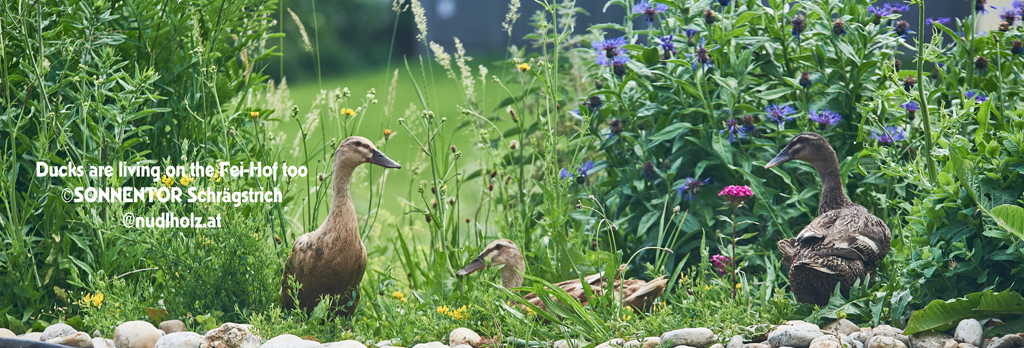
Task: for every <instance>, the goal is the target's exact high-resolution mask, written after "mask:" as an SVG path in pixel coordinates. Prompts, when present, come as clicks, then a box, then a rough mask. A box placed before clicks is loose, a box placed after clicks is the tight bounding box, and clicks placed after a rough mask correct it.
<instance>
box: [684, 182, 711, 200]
mask: <svg viewBox="0 0 1024 348" xmlns="http://www.w3.org/2000/svg"><path fill="white" fill-rule="evenodd" d="M710 183H711V178H707V179H704V180H703V181H701V180H697V179H694V178H686V182H684V183H683V186H679V187H676V191H678V192H679V195H680V196H683V200H684V201H692V200H693V199H694V198H695V197H697V194H698V193H700V187H701V186H705V185H708V184H710Z"/></svg>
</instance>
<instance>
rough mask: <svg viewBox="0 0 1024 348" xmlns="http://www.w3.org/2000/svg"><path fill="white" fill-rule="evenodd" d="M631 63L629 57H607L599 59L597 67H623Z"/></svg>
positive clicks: (622, 55)
mask: <svg viewBox="0 0 1024 348" xmlns="http://www.w3.org/2000/svg"><path fill="white" fill-rule="evenodd" d="M628 61H629V56H627V55H624V54H620V55H617V56H614V57H612V59H608V58H606V57H597V65H600V66H623V65H625V64H626V62H628Z"/></svg>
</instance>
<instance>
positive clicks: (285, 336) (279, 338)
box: [260, 334, 302, 348]
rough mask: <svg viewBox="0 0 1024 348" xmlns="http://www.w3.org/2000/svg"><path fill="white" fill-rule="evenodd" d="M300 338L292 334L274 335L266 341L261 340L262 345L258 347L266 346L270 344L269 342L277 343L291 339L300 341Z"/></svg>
mask: <svg viewBox="0 0 1024 348" xmlns="http://www.w3.org/2000/svg"><path fill="white" fill-rule="evenodd" d="M301 340H302V338H301V337H299V336H295V335H292V334H283V335H277V336H276V337H274V338H271V339H269V340H267V341H266V342H263V345H261V346H260V348H263V347H266V346H267V345H271V344H278V343H284V342H291V341H301Z"/></svg>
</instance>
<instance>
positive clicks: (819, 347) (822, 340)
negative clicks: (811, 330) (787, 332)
mask: <svg viewBox="0 0 1024 348" xmlns="http://www.w3.org/2000/svg"><path fill="white" fill-rule="evenodd" d="M823 331H824V330H823ZM842 346H843V345H842V343H840V340H839V337H836V336H832V335H823V336H818V338H815V339H813V340H811V345H810V348H842Z"/></svg>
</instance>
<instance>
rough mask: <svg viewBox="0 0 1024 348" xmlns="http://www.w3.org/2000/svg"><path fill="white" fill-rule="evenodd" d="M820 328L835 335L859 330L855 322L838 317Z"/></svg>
mask: <svg viewBox="0 0 1024 348" xmlns="http://www.w3.org/2000/svg"><path fill="white" fill-rule="evenodd" d="M822 330H824V331H826V332H828V333H830V334H835V335H840V334H842V335H849V334H852V333H854V332H857V331H860V328H859V327H857V324H854V323H853V322H852V321H849V320H846V319H839V320H836V321H834V322H832V323H831V324H828V325H825V327H823V328H822Z"/></svg>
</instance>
